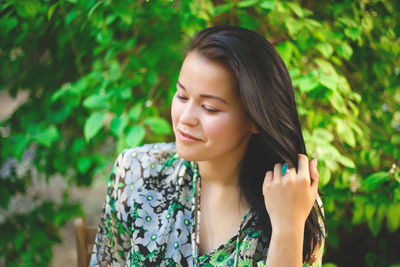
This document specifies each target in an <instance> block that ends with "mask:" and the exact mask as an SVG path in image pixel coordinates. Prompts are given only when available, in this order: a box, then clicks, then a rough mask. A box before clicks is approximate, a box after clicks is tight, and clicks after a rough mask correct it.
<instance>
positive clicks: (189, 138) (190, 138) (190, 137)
mask: <svg viewBox="0 0 400 267" xmlns="http://www.w3.org/2000/svg"><path fill="white" fill-rule="evenodd" d="M178 133H179V139H181V140H182V141H184V142H198V141H201V139H198V138H196V137H194V136H193V135H190V134H188V133H186V132H183V131H181V130H178Z"/></svg>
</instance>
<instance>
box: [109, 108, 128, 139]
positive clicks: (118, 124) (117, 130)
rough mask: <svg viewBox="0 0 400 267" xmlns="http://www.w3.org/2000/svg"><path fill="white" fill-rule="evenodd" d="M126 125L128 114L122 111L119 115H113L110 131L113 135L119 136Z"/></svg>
mask: <svg viewBox="0 0 400 267" xmlns="http://www.w3.org/2000/svg"><path fill="white" fill-rule="evenodd" d="M126 125H128V115H126V114H125V113H123V114H122V115H121V116H120V117H114V118H113V119H112V120H111V123H110V129H111V132H112V133H113V134H114V135H115V136H117V137H118V136H120V135H121V134H122V132H123V131H124V129H125V127H126Z"/></svg>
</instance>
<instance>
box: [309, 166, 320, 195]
mask: <svg viewBox="0 0 400 267" xmlns="http://www.w3.org/2000/svg"><path fill="white" fill-rule="evenodd" d="M317 167H318V161H317V159H313V160H312V161H311V162H310V166H309V168H310V176H311V188H312V190H313V192H314V193H315V194H317V193H318V183H319V172H318V169H317Z"/></svg>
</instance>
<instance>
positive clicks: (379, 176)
mask: <svg viewBox="0 0 400 267" xmlns="http://www.w3.org/2000/svg"><path fill="white" fill-rule="evenodd" d="M389 179H390V175H389V173H388V172H384V171H380V172H375V173H373V174H371V175H369V176H368V177H367V178H366V179H365V180H364V181H363V183H362V186H363V187H365V188H367V191H368V192H369V191H372V190H375V189H377V188H378V187H380V186H381V185H382V184H383V183H384V182H386V181H388V180H389Z"/></svg>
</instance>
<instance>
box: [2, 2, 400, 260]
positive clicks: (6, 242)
mask: <svg viewBox="0 0 400 267" xmlns="http://www.w3.org/2000/svg"><path fill="white" fill-rule="evenodd" d="M399 10H400V5H399V1H389V0H382V1H378V0H363V1H350V0H344V1H340V2H337V1H327V0H325V1H315V0H305V1H290V2H289V1H280V0H264V1H263V0H245V1H222V0H219V1H210V0H199V1H188V0H181V1H165V0H164V1H153V0H151V1H149V0H146V1H140V0H139V1H127V0H118V1H112V0H102V1H95V0H82V1H78V0H62V1H53V0H42V1H40V0H24V1H18V0H10V1H0V89H1V90H8V91H9V93H10V94H12V95H13V96H15V95H16V94H17V93H18V92H20V91H26V92H28V93H29V99H28V101H27V102H26V103H25V104H24V105H22V106H20V107H19V108H18V110H17V111H16V112H15V113H13V114H12V116H11V117H10V118H9V119H7V120H6V121H3V122H1V124H0V129H1V132H0V133H1V139H0V146H1V166H0V168H1V169H0V170H1V171H0V212H1V213H0V232H1V235H2V237H1V238H0V265H1V264H4V265H5V266H45V265H47V264H48V262H49V261H50V260H51V257H52V252H51V246H52V245H53V244H55V243H56V242H59V241H60V238H59V234H58V230H59V229H60V227H61V226H62V225H64V224H65V223H66V222H67V221H68V220H71V219H72V218H73V217H74V216H78V215H82V210H81V208H80V205H79V204H76V203H71V201H70V200H69V198H68V187H69V186H70V185H78V186H89V185H90V184H91V182H92V180H93V177H94V176H95V175H99V174H101V175H103V176H104V174H103V173H104V170H105V168H106V166H107V164H109V163H110V162H111V161H112V159H113V158H114V157H115V155H116V154H117V153H118V152H120V151H121V150H122V149H123V148H125V147H127V146H134V145H138V144H141V143H144V142H158V141H172V140H173V136H172V132H171V127H170V124H169V122H168V121H169V105H170V101H171V98H172V95H173V93H174V90H175V82H176V79H177V75H178V72H179V69H180V64H181V62H182V60H183V52H184V49H185V45H186V44H187V42H188V40H189V39H190V37H191V36H193V34H194V33H195V32H196V31H198V30H201V29H203V28H205V27H208V26H213V25H221V24H232V25H239V26H242V27H246V28H249V29H252V30H255V31H257V32H259V33H260V34H262V35H263V36H265V37H266V38H267V39H268V40H270V41H271V43H273V44H274V46H275V47H276V48H277V49H278V51H279V52H280V54H281V56H282V58H283V59H284V61H285V63H286V64H287V66H288V68H289V70H290V74H291V77H292V79H293V84H294V86H295V88H296V98H297V103H298V109H299V113H300V117H301V121H302V125H303V129H304V136H305V138H306V143H307V149H308V152H309V154H310V156H312V157H317V158H318V159H319V171H320V175H321V180H320V189H321V191H322V192H323V193H324V197H323V202H324V205H325V214H326V223H327V230H328V239H327V244H326V245H327V246H326V253H325V257H324V261H325V262H331V263H332V264H326V266H335V264H336V265H338V266H398V265H399V264H400V255H399V253H398V247H399V244H400V242H399V240H400V169H399V167H398V166H399V163H400V108H399V107H400V39H399V36H400V25H399V21H400V16H399ZM60 177H62V178H61V181H63V183H61V184H63V186H61V190H60V186H58V187H57V183H56V182H54V181H60ZM40 181H42V182H43V183H44V184H45V185H47V186H48V188H49V189H48V190H49V192H52V193H53V194H56V196H53V197H49V196H45V197H44V196H43V192H42V194H40V192H37V191H38V190H36V191H35V188H36V189H37V184H38V183H39V184H40ZM55 188H58V189H57V190H58V191H57V190H56V189H55ZM39 191H40V190H39ZM46 192H47V191H46ZM55 192H56V193H55ZM57 196H58V197H57ZM99 205H100V204H99Z"/></svg>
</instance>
